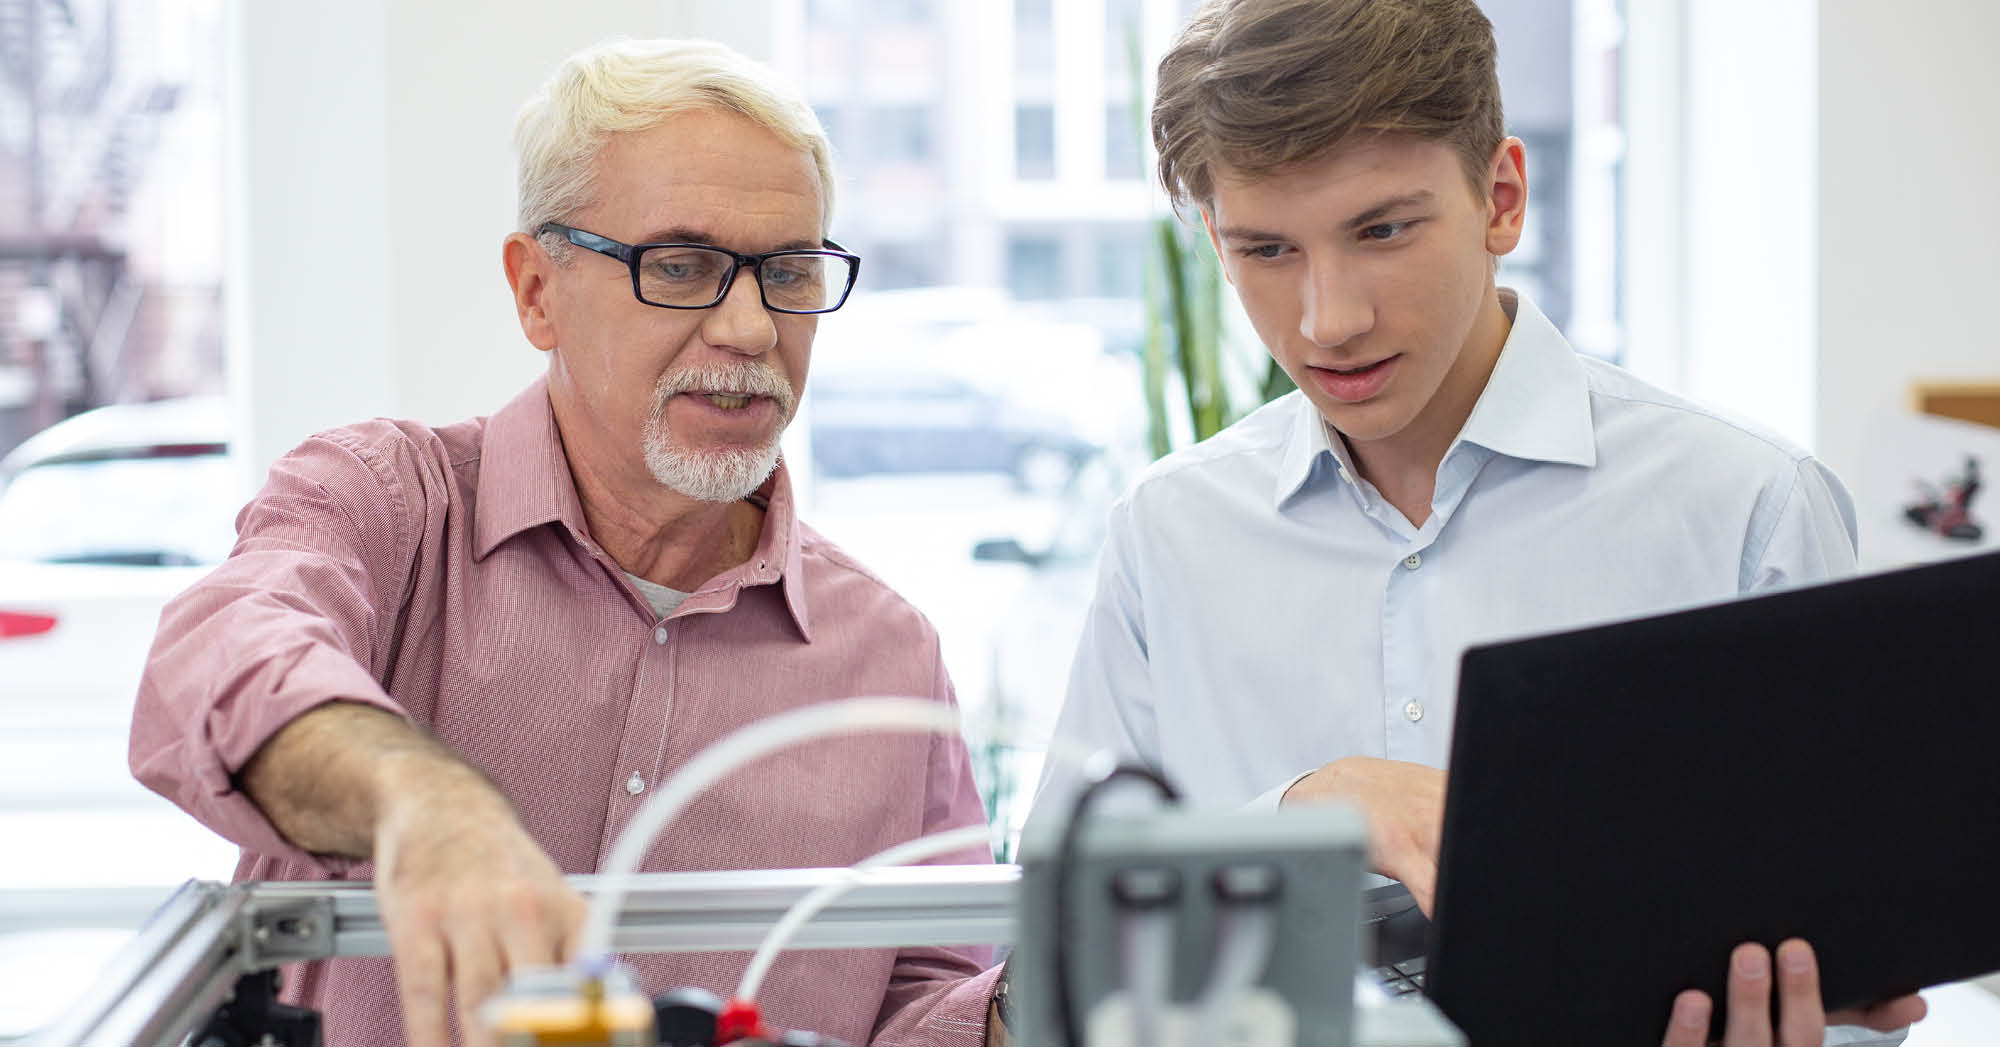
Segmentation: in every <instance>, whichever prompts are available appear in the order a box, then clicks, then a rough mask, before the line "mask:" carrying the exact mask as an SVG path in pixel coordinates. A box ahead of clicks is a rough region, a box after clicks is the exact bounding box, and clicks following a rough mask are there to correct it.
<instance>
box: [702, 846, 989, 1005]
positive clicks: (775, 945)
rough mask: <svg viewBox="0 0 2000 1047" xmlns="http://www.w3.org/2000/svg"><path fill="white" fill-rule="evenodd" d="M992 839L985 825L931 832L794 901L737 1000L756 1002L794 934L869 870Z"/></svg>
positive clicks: (746, 974) (746, 973) (761, 947)
mask: <svg viewBox="0 0 2000 1047" xmlns="http://www.w3.org/2000/svg"><path fill="white" fill-rule="evenodd" d="M992 837H993V829H992V828H991V827H989V826H985V825H966V826H961V827H959V828H957V829H946V830H944V831H943V832H935V833H931V834H930V835H928V836H919V837H917V838H916V839H914V840H911V841H909V842H907V843H899V844H897V845H896V846H894V847H891V848H889V849H888V850H886V851H882V852H880V853H877V854H874V855H871V856H869V857H867V858H863V859H862V860H860V861H858V862H856V863H854V864H853V865H851V866H849V867H848V868H847V870H846V874H845V875H843V876H842V877H841V878H840V879H838V880H834V881H831V882H829V883H823V884H820V885H819V886H818V887H815V888H813V889H812V890H810V891H808V892H806V895H805V897H803V898H800V899H799V900H798V901H796V902H793V903H792V907H791V908H790V909H787V910H785V915H784V916H783V917H782V918H780V919H779V920H778V922H777V923H775V924H772V925H771V929H770V930H769V931H768V932H766V933H765V935H764V940H763V941H762V942H761V943H759V944H758V946H757V952H756V954H755V955H753V956H751V957H750V966H748V967H745V968H744V969H743V980H742V981H740V982H738V983H737V985H736V998H737V999H739V1000H754V999H756V998H757V990H758V989H761V988H763V986H764V976H765V975H766V974H768V973H770V970H771V964H772V963H774V962H776V960H777V959H778V953H780V952H782V951H783V950H784V948H785V945H786V944H787V943H788V942H790V941H791V940H792V936H793V935H794V934H797V933H798V930H799V928H801V927H804V926H805V925H806V923H807V922H808V921H810V920H811V919H812V918H813V917H815V916H818V915H819V914H820V912H821V910H823V909H825V908H826V907H827V906H829V905H831V904H833V903H834V902H836V901H839V900H840V896H841V895H843V894H846V893H847V892H848V891H851V890H853V889H854V888H856V887H859V886H861V884H862V883H863V882H864V881H865V880H866V879H867V878H868V873H869V871H871V870H874V869H886V868H889V867H891V866H897V865H909V864H911V863H913V862H920V861H923V860H924V859H926V858H935V857H937V856H938V855H940V854H949V853H951V852H952V851H956V850H959V849H961V848H965V847H970V846H972V845H973V844H975V843H989V842H991V840H992Z"/></svg>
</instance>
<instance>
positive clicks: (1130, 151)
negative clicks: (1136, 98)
mask: <svg viewBox="0 0 2000 1047" xmlns="http://www.w3.org/2000/svg"><path fill="white" fill-rule="evenodd" d="M1141 133H1142V132H1141V131H1140V127H1139V120H1138V116H1137V114H1135V113H1134V112H1133V111H1132V107H1131V106H1129V105H1125V104H1122V103H1118V104H1113V105H1107V106H1105V107H1104V177H1106V178H1110V179H1113V180H1124V179H1132V178H1140V177H1143V176H1144V172H1142V171H1141V170H1140V169H1139V135H1140V134H1141Z"/></svg>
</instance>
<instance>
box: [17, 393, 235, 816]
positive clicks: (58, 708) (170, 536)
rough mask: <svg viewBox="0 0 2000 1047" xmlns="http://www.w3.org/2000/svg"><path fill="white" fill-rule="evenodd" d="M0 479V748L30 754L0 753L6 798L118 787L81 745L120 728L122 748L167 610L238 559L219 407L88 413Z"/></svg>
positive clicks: (36, 440) (44, 439)
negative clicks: (233, 554)
mask: <svg viewBox="0 0 2000 1047" xmlns="http://www.w3.org/2000/svg"><path fill="white" fill-rule="evenodd" d="M0 484H3V485H4V486H0V746H4V747H5V748H6V749H7V750H8V751H10V752H14V753H17V754H18V755H21V756H26V757H28V759H27V760H26V764H27V765H26V766H21V765H19V764H16V763H15V762H14V761H11V760H10V761H0V798H5V799H6V800H8V801H10V805H12V804H14V803H18V802H19V801H20V800H21V799H22V798H24V796H28V795H38V796H41V797H47V798H57V797H74V796H77V795H79V794H89V795H100V794H102V793H103V792H104V791H105V789H107V788H111V789H113V790H114V791H123V790H124V788H125V782H124V781H116V780H111V781H107V780H106V779H107V778H109V777H110V776H109V774H108V773H107V768H106V767H105V765H104V764H103V762H102V761H101V760H100V759H98V758H97V754H96V753H95V752H94V751H93V752H90V753H84V752H79V751H76V747H77V745H79V744H82V743H84V738H83V737H82V736H83V735H84V734H90V735H93V736H96V735H98V734H100V733H101V729H105V728H116V729H117V731H118V733H119V734H120V735H121V742H120V748H121V749H122V735H123V733H124V730H125V726H126V724H127V723H128V722H129V721H130V718H131V715H132V697H133V694H134V693H135V691H136V690H137V688H138V683H139V673H140V670H141V668H142V667H143V665H144V663H145V657H146V652H147V650H148V649H149V648H150V647H151V645H152V639H153V632H154V630H155V628H156V627H157V626H158V624H159V617H160V608H161V606H162V605H164V604H165V603H166V602H167V600H168V599H170V598H171V597H172V596H173V595H174V594H175V593H178V592H180V591H181V590H183V589H185V588H187V587H188V586H189V585H190V584H192V583H193V582H194V580H195V579H197V578H199V577H201V575H202V574H204V573H205V572H207V571H208V570H209V569H210V568H212V567H213V566H214V565H215V564H217V563H220V562H221V561H222V559H223V557H225V556H227V555H228V554H229V547H230V545H231V543H232V542H233V541H234V540H235V527H234V525H233V520H234V516H235V512H236V508H237V505H238V504H239V502H240V499H238V498H237V497H236V496H235V487H236V484H235V483H234V474H233V473H232V471H231V466H230V463H229V458H228V438H227V414H226V411H225V407H224V404H223V402H222V401H221V400H220V399H218V398H198V399H184V400H172V401H163V402H160V403H152V404H132V405H119V406H115V407H104V408H99V409H97V410H95V411H88V412H85V413H84V414H81V415H78V416H76V417H75V418H71V419H69V420H68V421H65V422H61V423H59V424H57V425H54V426H52V427H50V428H48V429H46V430H44V431H42V432H41V433H38V434H36V435H35V436H33V437H31V438H29V440H28V441H27V442H26V443H24V444H22V445H21V446H20V447H18V448H16V449H15V451H14V452H13V453H12V454H10V455H8V456H7V457H6V459H5V460H4V461H0ZM31 738H32V739H34V740H35V744H33V745H27V744H25V743H26V742H27V741H28V740H29V739H31ZM89 741H90V744H91V745H92V746H93V747H95V745H96V744H97V743H99V742H101V741H102V738H101V737H92V738H91V739H90V740H89ZM122 756H123V754H122V752H121V753H120V762H119V764H118V765H117V769H118V770H120V771H122V769H123V759H122ZM129 777H130V776H129V775H124V774H120V775H118V778H120V779H127V780H129Z"/></svg>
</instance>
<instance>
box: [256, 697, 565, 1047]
mask: <svg viewBox="0 0 2000 1047" xmlns="http://www.w3.org/2000/svg"><path fill="white" fill-rule="evenodd" d="M240 777H241V779H242V785H243V790H244V791H245V792H246V793H247V794H249V796H250V798H251V800H253V801H254V802H255V803H256V804H257V806H258V808H259V809H260V810H262V811H263V812H264V815H265V817H267V818H269V819H270V820H271V824H272V825H275V826H276V827H277V828H278V831H279V832H282V833H284V834H285V838H286V839H288V840H290V841H291V842H292V843H294V844H296V845H297V846H299V847H300V848H303V849H305V850H307V851H311V852H313V853H315V854H330V855H341V856H344V857H349V858H372V859H373V860H374V862H375V894H376V902H377V906H378V908H379V910H380V912H381V915H382V924H383V927H384V928H385V929H386V930H387V931H388V932H389V950H390V953H391V955H392V956H393V957H394V958H395V962H396V986H397V992H398V994H399V995H400V996H401V997H402V1002H403V1028H404V1032H405V1034H406V1036H407V1037H408V1041H409V1047H449V1045H450V1043H451V1037H450V1033H449V1027H448V1023H447V1021H446V1019H445V1014H446V1012H447V1006H448V1004H447V992H446V990H447V986H449V988H450V990H451V991H452V993H453V994H454V995H455V996H456V998H457V1004H458V1025H459V1029H460V1030H461V1033H462V1034H463V1035H464V1037H465V1042H466V1043H467V1044H468V1045H474V1047H477V1045H485V1044H491V1043H493V1042H494V1041H493V1038H492V1037H491V1036H490V1035H488V1034H486V1033H485V1031H484V1030H483V1029H482V1028H481V1026H480V1023H479V1021H478V1019H477V1015H478V1008H479V1005H480V1004H481V1003H484V1002H485V1001H486V998H487V997H488V996H490V995H492V994H493V992H494V990H496V989H498V988H500V986H501V985H502V984H503V983H504V981H505V979H506V978H507V975H508V974H509V972H512V971H514V970H516V969H519V968H522V967H528V966H541V965H547V964H554V963H560V962H563V961H565V960H567V959H568V958H569V953H570V952H571V951H572V950H573V949H575V948H576V944H577V942H576V940H577V938H578V936H579V935H580V934H581V932H582V928H583V921H584V913H585V906H584V903H583V899H582V898H581V897H579V896H578V895H577V894H576V892H575V891H572V890H570V888H569V884H568V883H567V882H565V881H564V880H563V878H562V871H561V870H560V869H557V868H556V865H555V863H554V862H552V861H550V860H549V858H548V856H547V855H545V854H543V853H542V851H541V848H539V847H537V846H536V845H535V841H534V840H533V839H532V838H530V837H529V836H528V832H527V830H526V829H524V828H522V827H521V823H520V820H519V819H517V818H516V817H515V816H514V811H513V809H512V808H511V807H509V806H508V804H507V799H506V797H504V796H502V795H501V794H500V791H499V789H497V788H495V787H494V785H493V784H492V783H491V782H490V781H488V780H487V779H486V777H485V776H484V775H482V774H480V773H479V772H478V771H477V770H475V769H474V768H472V767H471V766H470V765H468V764H466V763H465V762H464V761H462V760H460V759H459V758H458V757H457V756H455V755H453V754H452V753H451V751H450V750H448V749H446V748H444V747H443V746H442V745H439V744H438V743H437V742H436V741H434V740H433V739H431V738H430V737H428V736H427V735H425V734H424V733H423V732H422V731H420V730H418V729H417V728H416V727H414V726H412V725H411V724H410V723H409V722H408V721H406V720H404V719H402V718H401V717H398V716H396V715H394V714H392V713H389V712H385V711H383V710H381V709H376V708H373V707H370V706H365V705H362V704H359V703H354V702H329V703H327V704H325V705H322V706H319V707H318V708H315V709H313V710H312V711H310V712H308V713H306V714H305V715H303V716H300V717H299V718H298V719H296V720H293V721H292V722H290V723H288V724H286V725H285V726H284V727H283V728H282V729H280V730H279V731H278V733H277V734H275V735H273V736H272V737H271V739H270V740H269V741H267V742H265V743H264V746H263V747H262V748H261V749H259V750H258V751H257V753H256V755H255V756H252V757H251V758H250V762H249V763H247V764H245V765H244V767H243V771H242V773H241V775H240Z"/></svg>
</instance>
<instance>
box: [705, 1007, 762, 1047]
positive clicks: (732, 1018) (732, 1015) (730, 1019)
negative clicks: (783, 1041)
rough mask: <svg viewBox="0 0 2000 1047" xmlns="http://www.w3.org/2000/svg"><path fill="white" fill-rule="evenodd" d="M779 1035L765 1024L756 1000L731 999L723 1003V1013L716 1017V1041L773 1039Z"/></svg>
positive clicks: (718, 1042) (733, 1041)
mask: <svg viewBox="0 0 2000 1047" xmlns="http://www.w3.org/2000/svg"><path fill="white" fill-rule="evenodd" d="M776 1038H777V1037H775V1036H773V1035H772V1034H771V1030H770V1028H769V1027H768V1026H766V1025H765V1024H764V1019H763V1017H762V1016H761V1015H759V1014H758V1013H757V1002H756V1001H755V1000H731V1001H729V1002H728V1003H727V1004H724V1005H723V1008H722V1013H721V1014H718V1015H716V1017H715V1042H716V1043H717V1044H725V1043H735V1042H736V1041H738V1040H751V1039H756V1040H772V1039H776Z"/></svg>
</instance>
